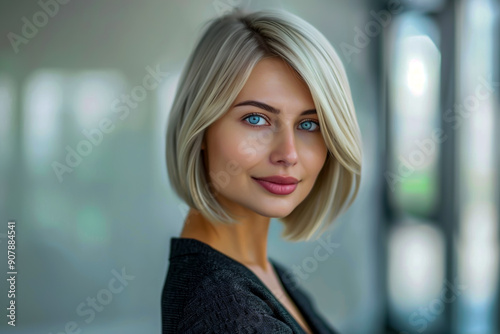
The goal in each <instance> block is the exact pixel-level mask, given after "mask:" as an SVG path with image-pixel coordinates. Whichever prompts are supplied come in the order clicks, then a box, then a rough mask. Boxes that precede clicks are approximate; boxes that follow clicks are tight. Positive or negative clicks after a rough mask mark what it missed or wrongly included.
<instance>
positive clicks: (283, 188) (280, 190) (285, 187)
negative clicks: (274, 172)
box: [253, 178, 297, 195]
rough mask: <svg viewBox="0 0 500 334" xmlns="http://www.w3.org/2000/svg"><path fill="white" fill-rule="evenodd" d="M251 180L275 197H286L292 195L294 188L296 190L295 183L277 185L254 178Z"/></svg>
mask: <svg viewBox="0 0 500 334" xmlns="http://www.w3.org/2000/svg"><path fill="white" fill-rule="evenodd" d="M253 179H254V180H255V181H256V182H257V183H258V184H260V185H261V186H262V187H263V188H264V189H266V190H267V191H269V192H270V193H272V194H275V195H288V194H291V193H293V191H294V190H295V188H297V183H288V184H279V183H274V182H269V181H266V180H262V179H256V178H253ZM288 182H290V181H288Z"/></svg>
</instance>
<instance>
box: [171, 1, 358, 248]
mask: <svg viewBox="0 0 500 334" xmlns="http://www.w3.org/2000/svg"><path fill="white" fill-rule="evenodd" d="M207 25H208V28H206V29H205V32H204V33H203V35H202V36H201V39H199V41H198V43H197V45H196V47H195V49H194V52H193V53H192V54H191V56H190V57H189V59H188V61H187V64H186V66H185V67H184V69H183V72H182V74H181V78H180V81H179V86H178V88H177V92H176V96H175V99H174V102H173V105H172V109H171V111H170V114H169V118H168V124H167V138H166V160H167V170H168V175H169V180H170V183H171V185H172V187H173V189H174V191H175V192H176V194H177V195H178V196H179V197H180V198H181V199H183V200H184V201H185V202H186V204H187V205H189V206H190V207H192V208H195V209H197V210H198V211H199V212H200V213H201V214H202V215H203V216H205V217H206V218H207V219H208V220H209V221H211V222H222V223H227V224H231V223H236V222H237V220H236V219H235V218H234V216H232V215H230V214H229V212H226V211H225V210H224V209H223V207H222V206H221V205H220V204H219V203H218V201H216V199H215V198H214V193H213V191H214V184H212V182H210V178H209V176H208V172H207V171H206V170H205V165H204V159H203V151H202V150H201V144H202V141H203V136H204V133H205V130H206V129H207V128H208V127H209V126H210V125H211V124H212V123H213V122H215V121H216V120H217V119H219V118H220V117H222V116H223V115H224V114H225V113H226V112H227V111H228V110H229V108H230V106H231V105H232V103H233V102H234V100H235V99H236V97H237V95H238V94H239V92H240V90H241V89H242V88H243V86H244V85H245V82H246V80H247V79H248V77H249V76H250V73H251V71H252V69H253V67H254V66H255V65H256V64H257V63H258V62H259V61H260V60H261V59H263V58H267V57H280V58H282V59H283V60H285V61H286V62H287V63H288V64H289V65H290V66H291V67H292V68H293V69H294V70H295V71H296V72H297V73H298V75H300V77H301V78H302V79H303V80H304V82H305V83H306V84H307V86H308V87H309V89H310V92H311V95H312V98H313V101H314V104H315V106H316V110H317V113H318V119H319V123H320V129H321V133H322V136H323V138H324V141H325V144H326V146H327V148H328V155H327V158H326V161H325V164H324V166H323V168H322V169H321V171H320V173H319V175H318V178H317V180H316V182H315V184H314V186H313V188H312V190H311V192H310V193H309V194H308V196H307V197H306V198H305V199H304V200H303V201H302V202H301V203H300V204H299V205H298V206H297V207H296V208H295V209H294V210H293V211H292V212H291V213H290V214H289V215H288V216H286V217H283V218H279V220H280V221H281V222H282V223H283V224H284V226H285V228H284V231H283V233H282V237H283V238H285V239H286V240H289V241H300V240H310V239H311V238H312V236H313V234H314V233H315V232H316V231H318V229H319V228H320V226H323V228H322V229H321V231H320V233H319V235H317V237H316V239H317V238H319V236H320V235H321V234H322V233H323V232H324V231H325V230H326V229H327V228H328V226H329V225H331V224H333V222H334V220H335V219H337V217H338V216H339V215H341V214H342V213H343V212H344V211H345V210H347V208H348V207H350V205H351V204H352V202H353V201H354V199H355V198H356V196H357V194H358V190H359V186H360V182H361V161H362V146H361V145H362V143H361V134H360V130H359V126H358V122H357V119H356V114H355V110H354V104H353V101H352V97H351V91H350V87H349V82H348V79H347V75H346V72H345V69H344V67H343V65H342V62H341V60H340V58H339V56H338V55H337V53H336V52H335V50H334V48H333V47H332V45H331V44H330V43H329V42H328V40H327V39H326V38H325V37H324V36H323V35H322V34H321V33H320V32H319V31H318V30H317V29H316V28H314V27H313V26H312V25H311V24H309V23H308V22H306V21H304V20H303V19H301V18H299V17H297V16H296V15H294V14H291V13H288V12H286V11H283V10H276V9H273V10H263V11H258V12H252V13H245V12H243V11H241V10H240V9H237V10H235V11H234V12H232V13H230V14H227V15H225V16H222V17H218V18H215V19H213V20H211V21H209V22H208V23H207Z"/></svg>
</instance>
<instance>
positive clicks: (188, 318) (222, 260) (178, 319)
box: [161, 237, 339, 334]
mask: <svg viewBox="0 0 500 334" xmlns="http://www.w3.org/2000/svg"><path fill="white" fill-rule="evenodd" d="M268 260H269V262H270V263H271V264H272V266H273V268H274V270H275V271H276V273H277V274H278V276H279V279H280V282H281V284H282V285H283V287H284V288H285V290H286V292H287V294H288V295H289V296H290V298H291V299H292V300H293V302H294V303H295V305H296V306H297V308H298V309H299V311H300V313H301V314H302V315H303V317H304V319H305V321H306V322H307V324H308V325H309V327H310V328H311V329H312V330H313V333H317V334H339V333H338V332H337V331H336V330H335V329H334V328H332V327H331V326H330V325H329V324H328V323H327V321H326V320H325V319H324V318H323V317H322V316H321V315H320V314H319V313H318V311H317V309H316V307H315V305H314V304H313V303H312V299H311V295H309V294H308V293H307V292H306V291H304V290H303V289H302V288H301V287H300V286H299V284H298V283H297V280H296V279H295V280H294V276H293V274H292V273H291V272H287V271H286V270H285V268H284V266H283V265H281V264H280V263H278V262H277V261H275V260H273V259H272V258H268ZM161 311H162V332H163V333H164V334H174V333H175V334H180V333H193V334H194V333H203V334H208V333H231V334H234V333H244V334H247V333H248V334H249V333H273V334H277V333H286V334H292V333H293V334H303V333H304V331H303V329H302V327H300V325H299V324H298V323H297V321H296V320H295V319H294V318H293V317H292V315H291V314H290V313H289V312H288V311H287V309H286V308H285V307H284V306H283V305H282V304H281V303H280V302H279V301H278V299H277V298H276V297H275V296H274V295H273V294H272V293H271V292H270V291H269V289H268V288H267V286H266V285H265V284H264V283H263V282H262V281H261V280H260V279H259V278H258V276H257V275H255V274H254V273H253V272H252V271H251V270H250V269H248V268H247V267H245V266H244V265H243V264H241V263H240V262H238V261H236V260H234V259H232V258H230V257H229V256H227V255H225V254H223V253H221V252H219V251H218V250H216V249H214V248H212V247H211V246H209V245H208V244H206V243H204V242H201V241H199V240H196V239H190V238H177V237H172V238H171V239H170V256H169V267H168V271H167V276H166V279H165V283H164V287H163V292H162V297H161Z"/></svg>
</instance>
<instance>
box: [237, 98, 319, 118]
mask: <svg viewBox="0 0 500 334" xmlns="http://www.w3.org/2000/svg"><path fill="white" fill-rule="evenodd" d="M239 106H254V107H257V108H260V109H263V110H266V111H269V112H271V113H273V114H276V115H279V113H280V112H281V110H279V109H276V108H275V107H273V106H270V105H269V104H265V103H264V102H259V101H254V100H247V101H243V102H240V103H238V104H237V105H235V107H239ZM314 114H317V112H316V109H309V110H305V111H303V112H302V113H300V116H303V115H314Z"/></svg>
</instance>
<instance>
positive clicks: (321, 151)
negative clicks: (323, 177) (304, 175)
mask: <svg viewBox="0 0 500 334" xmlns="http://www.w3.org/2000/svg"><path fill="white" fill-rule="evenodd" d="M320 139H321V140H316V141H315V142H314V143H310V144H311V145H309V146H308V149H307V150H306V151H305V152H304V154H303V159H302V161H303V163H304V164H305V165H306V169H307V170H309V172H310V173H311V174H318V173H319V172H320V171H321V168H323V165H324V164H325V161H326V155H327V152H328V149H327V147H326V145H325V143H324V141H323V139H322V138H320Z"/></svg>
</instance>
